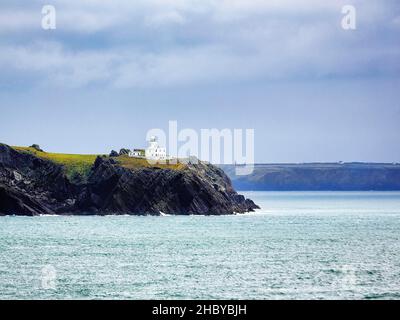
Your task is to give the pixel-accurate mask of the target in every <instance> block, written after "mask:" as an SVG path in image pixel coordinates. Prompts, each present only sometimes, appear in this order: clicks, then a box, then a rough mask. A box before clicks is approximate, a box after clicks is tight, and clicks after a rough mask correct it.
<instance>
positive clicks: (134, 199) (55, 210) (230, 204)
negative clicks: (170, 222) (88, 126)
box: [0, 144, 258, 215]
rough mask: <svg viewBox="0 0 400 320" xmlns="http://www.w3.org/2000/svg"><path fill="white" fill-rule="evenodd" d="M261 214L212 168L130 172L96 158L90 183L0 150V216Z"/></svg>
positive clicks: (48, 164) (0, 146) (56, 167)
mask: <svg viewBox="0 0 400 320" xmlns="http://www.w3.org/2000/svg"><path fill="white" fill-rule="evenodd" d="M256 208H258V207H257V206H256V205H255V204H254V203H253V201H251V200H249V199H245V198H244V197H243V196H241V195H239V194H237V193H236V192H235V190H234V189H233V188H232V185H231V182H230V179H229V178H228V177H227V176H226V175H225V173H224V172H223V171H222V170H221V169H219V168H217V167H215V166H212V165H210V164H206V163H199V164H197V165H188V167H187V168H185V169H184V170H169V169H157V168H137V169H126V168H123V167H121V166H120V165H119V164H118V163H117V162H116V161H115V160H114V159H112V158H101V157H98V158H97V160H96V162H95V164H94V166H93V168H92V170H91V172H90V173H89V177H88V181H87V183H82V184H76V183H72V182H71V181H69V180H68V179H67V178H66V176H65V174H64V171H63V168H62V167H61V166H59V165H57V164H54V163H52V162H50V161H46V160H42V159H39V158H37V157H35V156H33V155H30V154H27V153H22V152H18V151H16V150H14V149H12V148H10V147H8V146H6V145H3V144H0V214H3V215H4V214H6V215H8V214H20V215H36V214H154V215H158V214H160V212H162V213H166V214H205V215H216V214H232V213H235V212H236V213H243V212H247V211H253V210H254V209H256Z"/></svg>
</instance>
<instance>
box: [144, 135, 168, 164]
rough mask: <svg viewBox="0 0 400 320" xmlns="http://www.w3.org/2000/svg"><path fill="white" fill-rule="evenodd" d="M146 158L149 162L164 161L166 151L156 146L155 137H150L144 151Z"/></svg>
mask: <svg viewBox="0 0 400 320" xmlns="http://www.w3.org/2000/svg"><path fill="white" fill-rule="evenodd" d="M146 158H147V159H151V160H166V159H167V150H166V149H165V148H162V147H160V146H159V145H158V141H157V137H155V136H152V137H151V138H150V141H149V147H148V148H147V149H146Z"/></svg>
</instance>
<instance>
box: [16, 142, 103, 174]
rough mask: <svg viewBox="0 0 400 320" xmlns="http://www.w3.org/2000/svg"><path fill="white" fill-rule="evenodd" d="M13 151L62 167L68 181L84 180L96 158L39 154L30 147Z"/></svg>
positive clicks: (61, 154)
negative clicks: (26, 153)
mask: <svg viewBox="0 0 400 320" xmlns="http://www.w3.org/2000/svg"><path fill="white" fill-rule="evenodd" d="M13 148H14V149H15V150H18V151H22V152H28V153H31V154H34V155H35V156H37V157H39V158H42V159H45V160H50V161H52V162H54V163H57V164H60V165H62V166H64V170H65V174H66V175H67V177H68V178H70V179H73V180H75V179H85V178H86V177H87V175H88V173H89V171H90V169H91V167H92V165H93V164H94V161H95V160H96V158H97V155H96V154H65V153H49V152H40V151H37V150H36V149H33V148H31V147H13Z"/></svg>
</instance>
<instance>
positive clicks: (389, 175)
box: [220, 162, 400, 191]
mask: <svg viewBox="0 0 400 320" xmlns="http://www.w3.org/2000/svg"><path fill="white" fill-rule="evenodd" d="M220 167H221V168H222V169H223V170H224V171H225V172H226V174H227V175H228V176H229V177H230V179H231V180H232V183H233V186H234V188H235V189H237V190H254V191H399V190H400V164H399V163H369V162H348V163H347V162H346V163H342V162H338V163H298V164H296V163H284V164H279V163H272V164H262V163H258V164H255V165H254V171H253V173H252V174H250V175H247V176H238V175H236V174H235V166H234V165H221V166H220Z"/></svg>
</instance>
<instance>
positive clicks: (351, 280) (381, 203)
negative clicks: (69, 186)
mask: <svg viewBox="0 0 400 320" xmlns="http://www.w3.org/2000/svg"><path fill="white" fill-rule="evenodd" d="M245 194H246V196H249V197H250V198H252V199H253V200H254V201H255V202H256V203H258V204H259V205H261V206H262V208H263V209H262V210H260V211H259V212H257V213H253V214H248V215H240V216H220V217H203V216H187V217H181V216H163V217H133V216H107V217H73V216H67V217H56V216H54V217H53V216H41V217H34V218H29V217H0V299H8V298H11V299H33V298H38V299H46V298H55V299H189V298H190V299H240V298H243V299H351V298H355V299H380V298H385V299H399V298H400V193H399V192H383V193H380V192H247V193H245Z"/></svg>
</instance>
